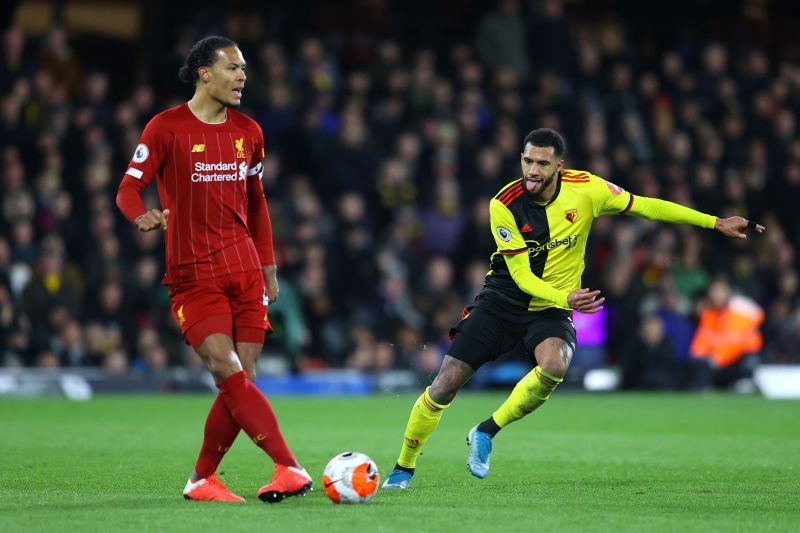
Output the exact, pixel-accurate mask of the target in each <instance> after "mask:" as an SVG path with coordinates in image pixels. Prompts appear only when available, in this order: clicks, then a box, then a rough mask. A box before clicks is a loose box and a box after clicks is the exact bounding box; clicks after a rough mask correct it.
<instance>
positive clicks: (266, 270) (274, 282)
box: [261, 265, 281, 304]
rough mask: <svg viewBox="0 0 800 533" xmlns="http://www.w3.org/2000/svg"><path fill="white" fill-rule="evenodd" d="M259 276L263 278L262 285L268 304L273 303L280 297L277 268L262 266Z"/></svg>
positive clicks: (274, 266)
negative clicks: (264, 288)
mask: <svg viewBox="0 0 800 533" xmlns="http://www.w3.org/2000/svg"><path fill="white" fill-rule="evenodd" d="M261 275H262V276H264V285H265V286H266V288H267V296H268V297H269V303H271V304H272V303H275V302H276V301H277V300H278V297H279V296H280V292H281V290H280V287H278V268H277V266H276V265H262V267H261Z"/></svg>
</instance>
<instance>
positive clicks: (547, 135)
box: [522, 128, 567, 158]
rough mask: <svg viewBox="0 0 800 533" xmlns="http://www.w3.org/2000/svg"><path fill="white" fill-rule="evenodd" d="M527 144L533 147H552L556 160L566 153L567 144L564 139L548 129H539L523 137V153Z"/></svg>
mask: <svg viewBox="0 0 800 533" xmlns="http://www.w3.org/2000/svg"><path fill="white" fill-rule="evenodd" d="M528 143H530V144H532V145H533V146H539V147H544V148H547V147H548V146H552V147H553V152H554V154H555V156H556V157H558V158H561V157H564V154H565V153H566V152H567V143H566V142H565V141H564V137H562V136H561V134H560V133H558V132H557V131H556V130H552V129H550V128H539V129H538V130H533V131H532V132H530V133H529V134H527V135H526V136H525V141H524V142H523V143H522V150H523V151H525V147H526V146H528Z"/></svg>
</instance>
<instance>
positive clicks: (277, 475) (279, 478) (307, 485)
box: [256, 465, 311, 503]
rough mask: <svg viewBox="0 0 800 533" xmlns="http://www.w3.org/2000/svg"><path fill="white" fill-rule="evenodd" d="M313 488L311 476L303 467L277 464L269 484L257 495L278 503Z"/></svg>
mask: <svg viewBox="0 0 800 533" xmlns="http://www.w3.org/2000/svg"><path fill="white" fill-rule="evenodd" d="M309 490H311V476H309V475H308V472H306V471H305V469H303V468H298V467H295V466H286V465H275V472H273V474H272V480H271V481H270V482H269V484H268V485H264V486H263V487H261V488H260V489H259V490H258V493H257V494H256V496H258V498H259V499H260V500H261V501H263V502H265V503H278V502H279V501H281V500H283V499H284V498H288V497H289V496H297V495H298V494H305V493H306V492H308V491H309Z"/></svg>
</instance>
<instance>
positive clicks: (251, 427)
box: [217, 371, 297, 466]
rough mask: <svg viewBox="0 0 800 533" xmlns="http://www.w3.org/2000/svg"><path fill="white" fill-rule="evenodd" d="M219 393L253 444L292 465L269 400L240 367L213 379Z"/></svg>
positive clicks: (284, 463) (292, 458) (290, 455)
mask: <svg viewBox="0 0 800 533" xmlns="http://www.w3.org/2000/svg"><path fill="white" fill-rule="evenodd" d="M217 388H219V391H220V397H221V398H222V400H223V401H224V402H225V405H226V406H227V407H228V410H229V411H230V413H231V416H233V418H234V419H236V422H237V423H238V424H239V426H240V427H241V428H242V429H243V430H244V432H245V433H247V435H248V436H249V437H250V439H251V440H252V441H253V442H254V443H255V445H256V446H258V447H259V448H261V449H262V450H264V451H265V452H267V454H268V455H269V456H270V457H272V460H273V461H275V463H276V464H279V465H286V466H296V465H297V461H296V460H295V458H294V455H292V452H290V451H289V447H288V446H287V445H286V441H285V440H283V435H281V430H280V428H279V427H278V419H277V418H275V412H274V411H273V410H272V407H271V406H270V405H269V402H268V401H267V399H266V398H265V397H264V395H263V394H261V391H260V390H258V387H256V386H255V385H254V384H252V383H250V381H249V380H248V379H247V374H245V372H244V371H241V372H237V373H236V374H234V375H232V376H231V377H229V378H228V379H226V380H224V381H220V382H219V383H217Z"/></svg>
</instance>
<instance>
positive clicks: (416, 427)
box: [397, 387, 450, 468]
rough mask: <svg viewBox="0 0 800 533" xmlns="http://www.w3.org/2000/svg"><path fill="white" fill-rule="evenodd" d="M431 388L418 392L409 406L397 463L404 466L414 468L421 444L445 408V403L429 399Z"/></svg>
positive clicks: (433, 428)
mask: <svg viewBox="0 0 800 533" xmlns="http://www.w3.org/2000/svg"><path fill="white" fill-rule="evenodd" d="M430 390H431V388H430V387H428V388H427V389H425V392H423V393H422V394H420V396H419V398H417V401H416V402H414V407H412V408H411V415H410V416H409V417H408V424H406V432H405V434H404V435H403V447H402V448H400V457H398V458H397V464H399V465H400V466H404V467H406V468H414V467H415V466H416V464H417V457H419V453H420V452H421V451H422V446H423V445H424V444H425V441H426V440H428V437H430V435H431V433H433V430H435V429H436V426H438V425H439V419H440V418H442V412H443V411H444V410H445V409H447V406H448V405H450V404H447V405H441V404H438V403H436V402H434V401H433V400H432V399H431V394H430Z"/></svg>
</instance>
